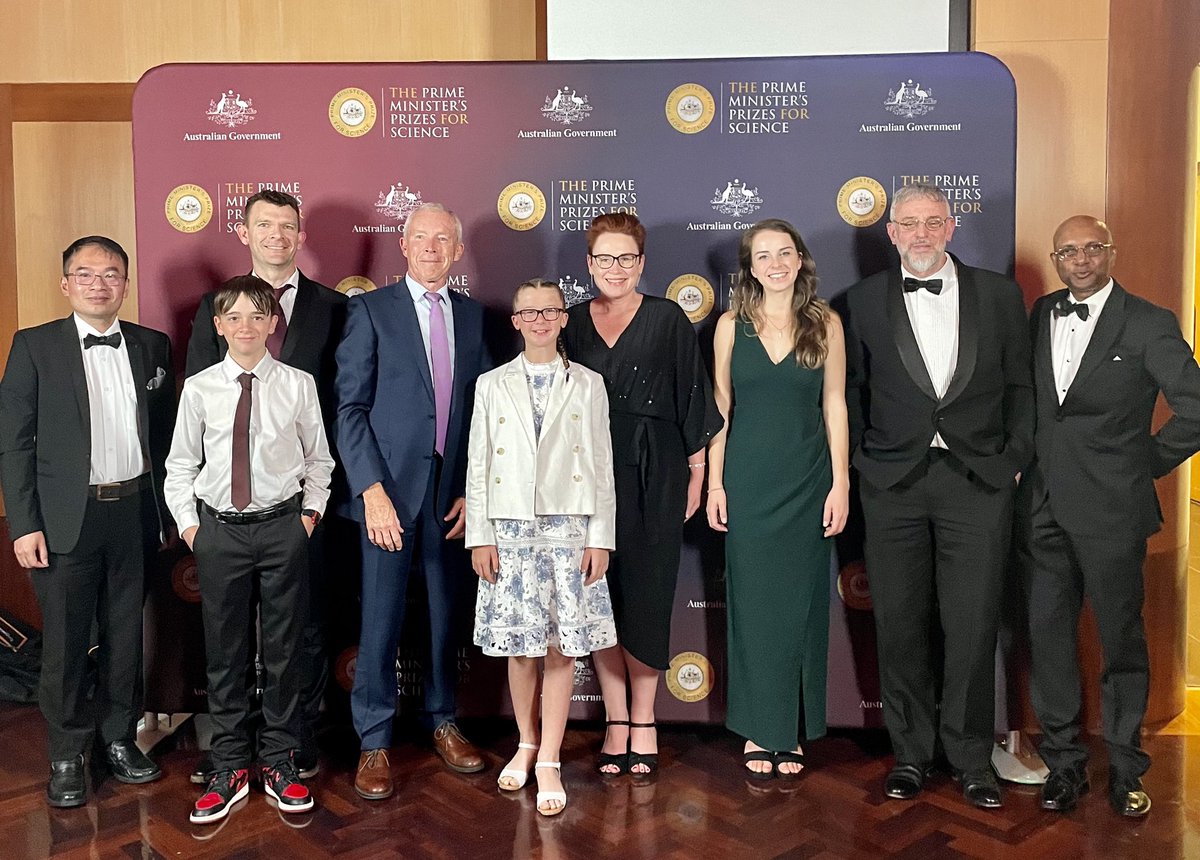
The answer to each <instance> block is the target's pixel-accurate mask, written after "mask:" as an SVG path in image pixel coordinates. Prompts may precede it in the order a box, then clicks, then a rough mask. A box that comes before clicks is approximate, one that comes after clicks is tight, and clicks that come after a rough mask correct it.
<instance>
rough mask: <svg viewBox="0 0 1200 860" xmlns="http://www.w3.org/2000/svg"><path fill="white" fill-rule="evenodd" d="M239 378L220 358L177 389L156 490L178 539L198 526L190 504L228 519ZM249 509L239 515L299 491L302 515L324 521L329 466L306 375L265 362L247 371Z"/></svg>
mask: <svg viewBox="0 0 1200 860" xmlns="http://www.w3.org/2000/svg"><path fill="white" fill-rule="evenodd" d="M244 372H245V371H244V370H243V369H242V368H241V366H239V365H238V363H237V362H236V361H234V360H233V357H232V356H230V355H229V354H226V355H225V358H223V359H222V360H221V361H220V362H219V363H218V364H214V365H213V366H212V367H209V368H207V369H205V370H202V371H201V372H200V373H197V374H196V375H195V376H192V377H189V378H188V380H187V381H186V382H184V384H183V394H182V395H181V396H180V400H179V416H178V418H177V419H176V421H175V436H174V438H173V439H172V440H171V453H170V455H168V457H167V479H166V483H165V484H164V487H163V495H164V497H165V498H166V502H167V507H168V508H169V509H170V511H171V516H172V517H174V518H175V522H176V523H177V524H178V525H179V531H180V533H181V534H182V533H183V532H184V531H186V530H187V529H188V528H190V527H191V526H194V525H199V522H200V520H199V517H198V516H197V515H196V499H200V500H201V501H202V502H204V503H205V504H207V505H209V506H210V507H212V508H216V509H217V510H218V511H232V510H233V501H232V499H231V495H232V489H233V488H232V486H231V479H230V475H231V469H232V461H233V420H234V414H235V412H236V410H237V403H238V398H239V397H240V396H241V392H242V386H241V384H240V383H239V382H238V377H239V376H240V375H241V374H242V373H244ZM250 372H251V373H253V374H254V376H255V379H254V380H253V383H252V386H253V387H252V391H253V400H252V401H251V404H252V405H251V409H250V504H249V506H248V507H247V508H246V509H245V511H244V512H243V513H250V512H251V511H259V510H262V509H263V508H269V507H272V506H273V505H277V504H279V503H280V502H285V501H287V500H288V499H290V498H291V497H292V496H294V495H296V493H298V492H300V491H301V488H302V487H303V490H304V503H303V507H304V508H305V509H308V508H311V509H312V510H314V511H318V512H320V513H324V511H325V503H326V501H327V500H328V499H329V477H330V475H331V474H332V473H333V458H332V457H330V456H329V443H328V442H327V441H326V439H325V425H324V424H323V423H322V421H321V408H320V406H318V404H317V384H316V382H314V381H313V378H312V375H311V374H309V373H306V372H305V371H303V370H297V369H296V368H294V367H289V366H288V365H286V364H282V363H280V362H278V361H276V360H275V359H273V358H272V357H271V355H270V353H267V354H266V355H264V356H263V358H262V360H261V361H259V363H258V364H257V365H256V366H255V367H254V370H252V371H250Z"/></svg>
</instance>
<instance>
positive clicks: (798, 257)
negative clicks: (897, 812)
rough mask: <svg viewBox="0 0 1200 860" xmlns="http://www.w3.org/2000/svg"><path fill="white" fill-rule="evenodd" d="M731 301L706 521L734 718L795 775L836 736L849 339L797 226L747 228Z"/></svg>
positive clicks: (769, 771) (717, 343) (775, 223)
mask: <svg viewBox="0 0 1200 860" xmlns="http://www.w3.org/2000/svg"><path fill="white" fill-rule="evenodd" d="M738 262H739V268H740V272H739V276H738V281H737V284H736V286H735V287H734V292H733V297H732V302H731V306H732V307H731V310H729V311H727V312H726V313H725V314H723V315H722V316H721V318H720V320H719V321H718V322H717V330H716V335H715V340H714V352H715V366H714V382H715V387H716V399H717V406H718V408H719V409H720V411H721V413H722V415H723V417H724V418H725V429H724V430H722V431H721V432H720V433H717V434H716V435H715V436H714V437H713V439H712V442H711V443H709V449H708V462H709V473H708V482H709V486H708V506H707V512H708V521H709V524H710V525H711V526H712V527H713V528H714V529H716V530H718V531H723V532H728V535H727V537H726V540H725V577H726V585H727V589H728V595H727V607H728V608H727V612H728V633H727V636H728V648H729V661H728V665H729V679H728V680H729V692H728V711H727V716H726V721H725V724H726V725H727V726H728V727H729V728H730V729H731V730H732V731H734V732H736V733H737V734H739V735H741V736H742V737H744V738H746V746H745V750H744V760H745V766H746V768H747V770H748V771H749V772H750V775H752V776H755V777H770V776H775V775H776V774H778V775H780V776H795V775H796V774H798V773H799V772H800V771H801V769H802V768H803V749H802V747H801V745H800V740H801V733H803V738H804V739H805V740H812V739H814V738H819V737H821V736H822V735H824V734H825V678H826V655H827V652H828V646H829V582H830V578H829V559H830V543H831V541H830V538H832V536H833V535H836V534H837V533H838V532H840V531H841V530H842V529H843V528H844V527H845V524H846V516H847V512H848V510H849V498H848V496H849V474H848V468H849V465H848V464H849V441H848V439H849V434H848V429H847V420H846V398H845V381H846V348H845V341H844V339H843V335H842V324H841V320H840V319H839V318H838V316H837V314H836V313H834V312H833V310H831V309H830V307H829V305H828V304H827V303H826V302H825V301H823V300H822V299H819V298H817V295H816V286H817V276H816V267H815V266H814V264H813V260H812V256H811V255H810V254H809V252H808V248H807V247H805V245H804V241H803V240H802V239H801V238H800V234H799V233H797V232H796V228H795V227H793V226H792V225H791V224H789V223H788V222H786V221H781V220H777V219H771V220H767V221H760V222H759V223H757V224H755V225H754V226H753V227H751V228H750V229H749V230H747V231H746V233H745V235H744V236H743V237H742V242H741V247H740V249H739V253H738Z"/></svg>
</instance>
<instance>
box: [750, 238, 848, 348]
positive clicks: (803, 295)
mask: <svg viewBox="0 0 1200 860" xmlns="http://www.w3.org/2000/svg"><path fill="white" fill-rule="evenodd" d="M767 231H771V232H775V233H786V234H787V235H788V236H789V237H790V238H791V240H792V242H793V243H795V245H796V250H797V251H798V252H799V253H800V271H799V272H798V273H797V275H796V287H795V291H794V292H793V293H792V317H793V318H792V330H793V333H794V337H795V341H794V342H793V344H792V349H793V351H794V352H795V353H796V363H797V364H799V365H802V366H803V367H808V368H817V367H820V366H821V365H822V364H824V363H825V358H826V356H827V355H828V354H829V343H828V340H827V337H828V334H827V331H826V324H827V322H828V318H829V303H828V302H826V301H825V300H824V299H822V298H820V297H819V296H817V266H816V263H815V262H813V258H812V254H810V253H809V251H808V246H807V245H805V244H804V240H803V239H802V238H800V233H799V232H798V231H797V230H796V228H795V227H793V226H792V225H791V224H789V223H788V222H787V221H784V220H782V219H780V218H768V219H766V220H765V221H759V222H758V223H757V224H755V225H754V226H753V227H751V228H750V229H749V230H747V231H746V232H745V233H743V234H742V243H741V246H740V247H739V248H738V275H737V281H736V282H735V283H734V286H733V295H732V297H731V300H730V305H731V307H732V308H733V313H734V316H735V317H736V318H737V319H738V320H739V321H740V322H742V323H745V324H747V325H751V326H755V327H756V328H757V325H758V323H759V322H760V318H761V317H762V305H763V286H762V284H760V283H759V282H758V278H756V277H754V273H753V272H752V271H751V268H750V267H751V264H752V263H753V260H752V259H751V254H750V246H751V245H752V244H753V242H754V237H755V236H757V235H758V234H759V233H763V232H767Z"/></svg>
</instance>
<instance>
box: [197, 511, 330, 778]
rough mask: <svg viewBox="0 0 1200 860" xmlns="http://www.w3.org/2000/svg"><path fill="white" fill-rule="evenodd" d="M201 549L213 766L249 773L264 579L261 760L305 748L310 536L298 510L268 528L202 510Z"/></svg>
mask: <svg viewBox="0 0 1200 860" xmlns="http://www.w3.org/2000/svg"><path fill="white" fill-rule="evenodd" d="M192 550H193V553H194V555H195V557H196V572H197V575H198V577H199V580H200V609H201V615H202V617H203V620H204V653H205V659H206V662H207V671H208V711H209V715H210V716H211V718H212V724H213V740H212V761H213V767H214V769H215V770H236V769H240V768H247V767H249V766H250V765H251V764H252V762H253V759H254V754H255V751H254V744H253V739H252V737H251V733H252V730H251V726H250V700H249V695H248V691H247V689H246V676H247V672H249V671H252V670H251V667H252V666H253V660H254V642H253V639H252V638H251V636H250V632H249V631H250V630H251V620H252V613H253V611H254V604H253V601H252V595H253V593H254V590H255V589H254V585H255V582H256V581H257V585H258V593H259V595H260V598H261V603H260V607H261V608H260V625H261V631H262V634H261V641H262V659H263V675H264V684H263V687H264V689H263V697H262V715H263V716H262V719H263V725H262V727H261V729H259V732H258V736H259V744H258V747H259V748H258V758H259V760H260V761H261V762H262V763H264V764H267V765H272V764H277V763H279V762H280V761H282V760H284V759H286V758H288V756H289V755H290V754H291V753H292V751H293V750H294V749H295V748H296V746H297V733H298V726H297V721H298V718H299V713H300V712H299V701H300V688H301V678H300V676H301V671H302V665H301V661H300V659H299V656H298V655H299V650H300V642H301V634H302V630H303V628H304V625H305V622H306V620H307V616H308V602H309V601H308V534H307V532H306V531H305V528H304V524H303V522H302V521H301V517H300V515H299V512H298V511H296V512H292V513H286V514H283V515H282V516H279V517H276V518H275V519H272V520H268V521H266V522H263V523H254V524H231V523H222V522H219V521H218V520H217V519H216V518H215V517H213V516H212V515H211V514H209V513H208V512H207V511H206V510H203V509H202V510H201V512H200V528H199V529H198V530H197V532H196V536H195V539H194V541H193V547H192Z"/></svg>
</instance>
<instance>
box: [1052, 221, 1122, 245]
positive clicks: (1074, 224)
mask: <svg viewBox="0 0 1200 860" xmlns="http://www.w3.org/2000/svg"><path fill="white" fill-rule="evenodd" d="M1075 228H1082V229H1084V230H1091V231H1099V234H1100V235H1102V236H1104V239H1103V240H1101V241H1103V242H1105V243H1111V242H1112V231H1111V230H1109V229H1108V225H1107V224H1105V223H1104V222H1103V221H1101V220H1100V219H1099V218H1093V217H1092V216H1091V215H1072V216H1071V217H1070V218H1068V219H1067V220H1066V221H1063V222H1062V223H1061V224H1059V225H1058V229H1057V230H1055V231H1054V247H1055V249H1058V248H1061V247H1062V243H1061V242H1060V241H1059V239H1060V237H1061V236H1062V235H1063V233H1064V232H1069V231H1071V230H1073V229H1075Z"/></svg>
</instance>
